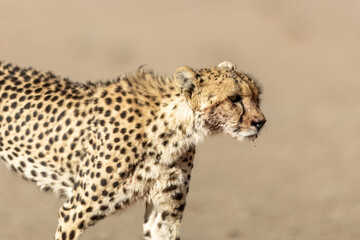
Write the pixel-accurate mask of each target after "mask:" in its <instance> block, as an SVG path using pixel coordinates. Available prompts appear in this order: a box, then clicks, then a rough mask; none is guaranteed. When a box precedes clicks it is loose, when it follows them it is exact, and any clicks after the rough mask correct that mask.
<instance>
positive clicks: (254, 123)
mask: <svg viewBox="0 0 360 240" xmlns="http://www.w3.org/2000/svg"><path fill="white" fill-rule="evenodd" d="M265 123H266V120H265V119H261V120H253V121H251V126H254V127H256V129H257V130H258V131H260V129H261V128H262V127H263V126H264V124H265Z"/></svg>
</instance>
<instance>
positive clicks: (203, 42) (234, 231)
mask: <svg viewBox="0 0 360 240" xmlns="http://www.w3.org/2000/svg"><path fill="white" fill-rule="evenodd" d="M0 58H1V59H3V60H6V61H10V62H14V63H16V64H19V65H21V66H33V67H35V68H38V69H40V70H52V71H54V72H55V73H56V74H59V75H62V76H67V77H70V78H71V79H73V80H76V81H85V80H90V79H91V80H98V79H109V78H113V77H116V76H117V75H119V74H121V73H124V72H130V71H133V70H135V69H136V68H137V67H138V66H140V65H142V64H147V65H148V66H149V67H150V68H153V69H155V71H157V72H159V73H168V74H171V73H172V72H173V70H174V69H175V68H176V67H177V66H179V65H183V64H186V65H189V66H193V67H203V66H209V65H214V64H217V63H219V62H220V61H222V60H232V61H233V62H235V63H237V65H238V67H239V68H240V69H242V70H244V71H247V72H251V73H253V74H254V75H255V76H256V77H257V78H258V79H259V80H260V81H261V83H262V85H263V87H264V90H265V91H264V95H263V106H262V109H263V111H264V113H265V114H266V117H267V119H268V123H267V124H266V127H265V129H264V131H263V133H262V135H261V137H260V138H259V139H258V140H257V141H256V146H254V144H252V143H238V142H235V141H234V140H232V139H230V138H228V137H225V136H219V137H215V138H212V139H208V140H207V141H205V142H204V143H202V144H201V145H200V146H199V147H198V151H197V158H196V162H195V168H194V171H193V178H192V184H191V190H190V195H189V197H188V205H187V209H186V211H185V216H184V220H183V225H182V239H184V240H194V239H209V240H212V239H213V240H215V239H216V240H218V239H221V240H222V239H249V240H292V239H295V240H297V239H301V240H303V239H306V240H323V239H326V240H339V239H342V240H343V239H344V240H357V239H360V188H359V186H360V147H359V146H360V141H359V140H360V124H359V123H360V101H359V100H360V3H359V1H356V0H344V1H326V0H303V1H286V0H272V1H270V0H256V1H250V0H247V1H246V0H245V1H205V0H204V1H176V2H175V1H165V0H162V1H159V0H154V1H145V0H139V1H129V0H127V1H115V0H113V1H89V0H87V1H85V0H79V1H69V0H65V1H56V2H55V1H45V0H44V1H40V0H32V1H26V0H21V1H12V0H2V1H1V2H0ZM0 131H1V130H0ZM61 204H62V200H58V199H56V198H55V197H54V196H52V195H50V194H45V193H41V192H40V191H38V190H37V188H36V187H35V186H34V185H33V184H30V183H26V182H24V181H23V180H21V179H20V178H18V177H16V176H14V175H13V174H12V173H11V172H9V171H7V170H6V168H5V167H4V166H0V239H1V240H25V239H26V240H45V239H46V240H48V239H53V234H54V231H55V228H56V225H57V211H58V208H59V207H60V206H61ZM143 208H144V207H143V206H142V205H141V204H139V205H137V206H135V207H132V208H131V209H129V210H127V211H126V212H124V213H121V214H118V215H117V216H112V217H109V218H107V219H105V220H104V221H102V222H100V223H99V224H97V225H96V226H94V227H92V228H90V229H89V231H87V232H86V233H85V234H84V237H83V239H84V240H85V239H86V240H95V239H96V240H101V239H107V240H113V239H114V240H115V239H138V240H139V239H141V236H142V229H141V228H142V226H141V223H142V216H143Z"/></svg>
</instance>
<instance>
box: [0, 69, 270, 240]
mask: <svg viewBox="0 0 360 240" xmlns="http://www.w3.org/2000/svg"><path fill="white" fill-rule="evenodd" d="M259 94H260V90H259V87H258V85H257V84H256V82H255V81H254V80H252V79H251V78H250V76H248V75H246V74H244V73H242V72H238V71H237V70H236V68H235V66H234V65H233V64H231V63H230V62H223V63H221V64H219V66H217V67H212V68H204V69H200V70H193V69H191V68H188V67H179V68H178V69H177V70H176V71H175V74H174V77H164V76H158V75H155V74H154V73H152V72H151V71H145V70H143V69H142V68H140V69H139V70H138V71H137V72H135V73H133V74H128V75H124V76H122V77H119V78H118V79H116V80H113V81H109V82H104V83H87V84H79V83H75V82H72V81H69V80H67V79H64V78H61V77H58V76H56V75H54V74H52V73H51V72H46V73H45V72H40V71H36V70H34V69H31V68H20V67H17V66H14V65H12V64H9V63H4V62H0V159H1V160H2V161H3V162H5V164H6V165H7V166H8V167H9V168H11V169H12V170H13V171H14V172H16V173H17V174H18V175H20V176H21V177H23V178H24V179H26V180H29V181H32V182H34V183H35V184H36V185H37V186H38V187H39V188H40V189H41V190H43V191H52V192H54V193H55V194H56V195H57V196H59V197H65V198H66V199H67V201H66V203H65V204H64V205H63V206H62V207H61V209H60V211H59V225H58V228H57V231H56V234H55V239H56V240H71V239H78V238H79V237H80V235H81V234H82V233H83V231H84V230H85V229H86V228H87V227H89V226H91V225H93V224H95V223H96V222H97V221H99V220H101V219H103V218H104V217H106V216H107V215H110V214H112V213H114V212H116V211H120V210H122V209H124V208H126V207H128V206H129V205H131V204H133V203H134V202H136V201H137V200H142V201H144V202H145V203H146V212H145V219H144V226H143V228H144V238H145V239H173V240H174V239H180V233H179V227H180V222H181V219H182V214H183V211H184V209H185V200H186V195H187V193H188V191H189V182H190V174H191V169H192V167H193V159H194V153H195V145H196V144H197V143H198V142H200V141H201V140H202V139H203V138H204V137H205V136H208V135H213V134H217V133H220V132H224V133H226V134H228V135H230V136H232V137H234V138H235V139H238V140H242V139H244V138H248V139H253V138H255V137H257V134H258V132H259V130H260V129H261V127H262V125H263V124H264V123H265V118H264V116H263V114H262V113H261V111H260V109H259Z"/></svg>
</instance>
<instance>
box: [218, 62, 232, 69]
mask: <svg viewBox="0 0 360 240" xmlns="http://www.w3.org/2000/svg"><path fill="white" fill-rule="evenodd" d="M218 67H221V68H230V69H231V70H236V65H235V64H233V63H232V62H230V61H223V62H221V63H219V65H218Z"/></svg>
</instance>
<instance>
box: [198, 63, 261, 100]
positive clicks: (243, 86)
mask: <svg viewBox="0 0 360 240" xmlns="http://www.w3.org/2000/svg"><path fill="white" fill-rule="evenodd" d="M197 74H198V78H199V79H200V80H199V85H200V86H201V87H202V91H204V92H206V91H207V89H209V90H210V89H211V90H210V91H211V92H213V91H214V90H215V89H217V91H219V89H221V92H222V94H221V95H224V97H226V96H229V95H232V94H237V93H240V94H242V95H253V94H255V95H256V96H257V95H259V94H260V93H261V88H260V86H259V84H258V83H257V82H256V81H255V80H254V79H253V78H252V77H251V76H250V75H249V74H246V73H243V72H240V71H237V70H235V69H230V68H221V67H212V68H203V69H200V70H198V72H197Z"/></svg>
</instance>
